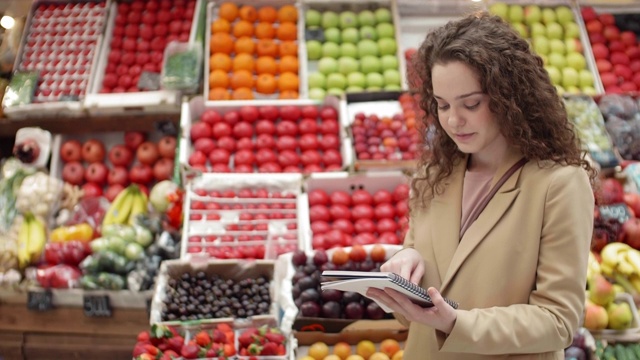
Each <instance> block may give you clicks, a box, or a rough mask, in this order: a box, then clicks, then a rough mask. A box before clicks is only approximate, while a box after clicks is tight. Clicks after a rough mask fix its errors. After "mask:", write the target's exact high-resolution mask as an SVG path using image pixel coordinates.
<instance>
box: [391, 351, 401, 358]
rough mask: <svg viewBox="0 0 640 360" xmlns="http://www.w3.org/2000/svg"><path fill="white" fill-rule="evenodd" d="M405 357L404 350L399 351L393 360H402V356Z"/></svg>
mask: <svg viewBox="0 0 640 360" xmlns="http://www.w3.org/2000/svg"><path fill="white" fill-rule="evenodd" d="M403 355H404V350H398V352H397V353H395V354H393V357H392V358H391V360H402V356H403Z"/></svg>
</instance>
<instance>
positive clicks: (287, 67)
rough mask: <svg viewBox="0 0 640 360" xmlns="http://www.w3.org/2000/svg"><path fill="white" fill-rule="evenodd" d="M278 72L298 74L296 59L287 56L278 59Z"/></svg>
mask: <svg viewBox="0 0 640 360" xmlns="http://www.w3.org/2000/svg"><path fill="white" fill-rule="evenodd" d="M280 72H281V73H286V72H292V73H294V74H297V73H298V58H297V57H294V56H291V55H287V56H283V57H282V58H280Z"/></svg>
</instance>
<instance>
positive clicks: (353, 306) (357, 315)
mask: <svg viewBox="0 0 640 360" xmlns="http://www.w3.org/2000/svg"><path fill="white" fill-rule="evenodd" d="M363 315H364V309H363V307H362V304H360V303H359V302H351V303H348V304H347V306H345V307H344V316H345V317H346V318H347V319H353V320H358V319H362V316H363Z"/></svg>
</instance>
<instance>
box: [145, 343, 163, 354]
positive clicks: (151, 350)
mask: <svg viewBox="0 0 640 360" xmlns="http://www.w3.org/2000/svg"><path fill="white" fill-rule="evenodd" d="M144 348H145V350H146V352H147V354H149V355H153V356H156V355H158V353H159V352H160V351H159V350H158V348H157V347H155V346H153V345H151V344H146V345H145V346H144Z"/></svg>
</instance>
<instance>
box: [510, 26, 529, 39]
mask: <svg viewBox="0 0 640 360" xmlns="http://www.w3.org/2000/svg"><path fill="white" fill-rule="evenodd" d="M511 26H513V28H514V29H516V31H517V32H518V34H520V36H522V37H523V38H528V37H529V29H528V28H527V27H526V26H525V25H524V24H521V23H515V24H511Z"/></svg>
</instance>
